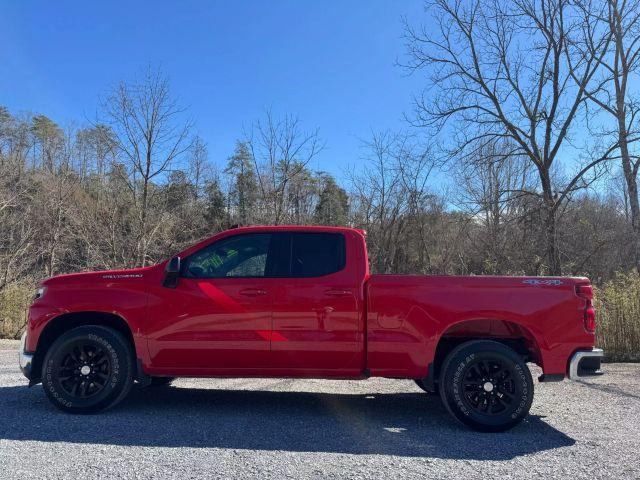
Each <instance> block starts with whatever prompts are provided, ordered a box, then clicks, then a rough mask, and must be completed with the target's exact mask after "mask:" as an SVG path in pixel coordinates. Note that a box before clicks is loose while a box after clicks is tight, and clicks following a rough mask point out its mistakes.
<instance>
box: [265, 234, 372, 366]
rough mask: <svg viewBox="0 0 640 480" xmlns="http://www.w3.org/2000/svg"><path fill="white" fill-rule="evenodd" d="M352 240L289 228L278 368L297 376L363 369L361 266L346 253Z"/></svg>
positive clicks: (278, 294)
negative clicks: (359, 269) (359, 267)
mask: <svg viewBox="0 0 640 480" xmlns="http://www.w3.org/2000/svg"><path fill="white" fill-rule="evenodd" d="M350 241H354V240H353V239H352V238H350V237H348V236H346V235H345V234H343V233H324V232H317V233H312V232H310V233H306V232H291V233H289V234H287V235H286V239H283V240H282V242H283V244H284V246H283V247H282V250H281V253H280V255H279V257H280V263H288V267H287V268H286V269H285V270H286V271H285V272H280V274H281V278H279V279H278V280H279V281H278V286H277V288H276V289H275V290H274V297H273V332H272V335H271V365H272V366H273V367H274V368H277V369H284V370H286V371H290V372H291V374H295V375H304V374H308V375H318V376H340V375H353V374H358V373H359V372H362V370H363V368H364V338H363V335H364V333H363V332H364V327H363V319H362V316H361V314H360V313H361V312H362V304H363V301H362V298H361V297H362V293H361V291H360V288H361V285H360V284H359V282H358V273H357V266H358V264H357V262H356V259H354V258H349V257H348V255H347V252H348V251H350V250H349V248H348V244H349V242H350ZM351 251H352V250H351ZM282 373H283V374H286V372H282Z"/></svg>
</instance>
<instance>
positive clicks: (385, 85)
mask: <svg viewBox="0 0 640 480" xmlns="http://www.w3.org/2000/svg"><path fill="white" fill-rule="evenodd" d="M423 5H424V4H423V1H422V0H367V1H358V2H356V1H338V0H332V1H329V0H325V1H319V0H318V1H307V0H298V1H294V0H271V1H249V0H244V1H226V2H223V1H215V2H214V1H209V2H206V1H204V0H203V1H180V2H168V1H153V2H151V1H148V2H132V1H129V2H121V1H104V2H65V1H55V2H50V1H49V2H44V1H41V2H36V1H33V2H26V1H15V2H13V1H8V0H5V2H3V4H2V6H1V7H0V8H1V11H0V105H5V106H7V107H8V108H9V109H10V110H11V111H12V112H14V113H17V112H20V111H31V112H33V113H43V114H46V115H48V116H49V117H51V118H52V119H54V120H55V121H57V122H59V123H60V124H62V125H65V124H69V123H71V122H76V124H80V125H82V123H84V122H85V121H86V119H87V118H90V119H93V118H94V117H95V113H96V107H97V103H98V98H99V95H100V94H103V93H104V92H105V91H106V90H107V89H108V88H109V86H111V85H113V84H114V83H116V82H118V81H120V80H130V79H133V78H135V77H136V76H139V75H140V74H141V73H142V72H143V71H144V70H145V69H146V68H147V66H148V65H152V66H161V68H162V69H163V71H164V72H165V73H166V74H167V75H168V76H169V78H170V80H171V85H172V90H173V92H174V93H175V94H176V95H177V96H178V97H179V98H180V101H181V103H182V104H183V105H185V106H188V107H189V109H190V113H191V116H192V118H193V119H194V121H195V123H196V128H197V133H199V134H200V135H201V136H202V137H203V138H204V139H205V141H206V142H207V143H208V145H209V151H210V156H211V158H212V160H214V161H215V162H217V163H218V164H222V162H224V161H225V159H226V158H227V157H228V156H229V155H230V154H231V152H232V150H233V147H234V143H235V140H236V139H237V138H239V137H240V136H241V135H242V128H243V126H248V125H250V124H251V122H252V121H253V120H255V119H257V118H260V117H261V115H262V114H263V112H264V110H265V109H267V108H272V109H273V112H274V114H276V115H281V114H284V113H290V114H295V115H298V116H299V118H300V120H301V122H302V125H303V126H304V127H305V128H307V129H315V128H318V129H319V131H320V136H321V137H322V139H323V140H324V141H325V142H326V149H325V150H324V151H323V152H322V154H321V155H320V156H319V157H318V160H317V161H316V162H315V164H314V165H312V168H314V169H318V170H326V171H330V172H332V173H334V174H336V175H338V176H340V175H341V174H342V173H343V171H344V169H345V168H346V166H347V165H355V164H356V163H357V162H358V159H359V157H360V156H361V149H360V143H361V139H366V138H368V137H369V136H370V134H371V131H372V130H374V131H379V130H385V129H391V130H396V129H400V128H404V127H405V126H406V123H405V122H404V120H403V113H405V112H407V111H409V110H410V108H411V95H412V94H413V93H417V92H418V91H419V90H420V88H421V86H422V85H423V80H421V79H420V78H418V77H415V76H408V75H407V72H406V71H404V70H403V69H402V68H400V67H397V66H395V62H396V60H397V59H402V57H403V55H404V46H403V40H402V38H401V36H402V24H401V17H402V16H406V17H408V18H409V19H410V21H420V20H424V19H425V15H424V13H423V12H424V10H423Z"/></svg>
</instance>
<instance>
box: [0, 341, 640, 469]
mask: <svg viewBox="0 0 640 480" xmlns="http://www.w3.org/2000/svg"><path fill="white" fill-rule="evenodd" d="M16 355H17V343H16V342H8V341H0V478H2V479H4V478H19V479H28V478H37V479H43V478H60V479H61V478H70V479H71V478H72V479H78V478H81V479H91V478H203V477H214V478H251V477H259V478H278V479H282V478H327V477H328V478H376V479H378V478H385V479H391V478H446V477H453V476H455V477H456V478H517V479H521V478H540V477H546V478H549V477H551V476H557V477H560V476H562V477H569V476H571V477H573V478H590V479H593V478H624V479H632V478H640V455H639V451H640V365H632V364H615V365H606V370H607V374H606V375H605V376H603V377H599V378H597V379H590V380H589V381H587V382H580V383H578V382H568V381H565V382H562V383H556V384H537V385H536V396H535V400H534V405H533V408H532V410H531V415H530V416H529V418H528V419H527V420H526V421H525V422H524V423H522V424H521V425H520V426H518V427H516V428H515V429H513V430H511V431H510V432H507V433H503V434H481V433H476V432H472V431H469V430H466V429H464V428H462V427H460V426H458V425H457V424H456V423H455V422H454V421H453V420H451V419H450V418H449V416H448V415H447V414H446V412H445V411H444V408H443V407H442V406H441V405H440V402H439V400H438V399H437V398H436V397H432V396H428V395H426V394H424V393H422V392H421V391H420V390H418V388H417V387H415V386H414V385H413V383H412V382H409V381H399V380H382V379H375V380H367V381H320V380H304V381H302V380H295V381H294V380H278V379H275V380H254V379H244V380H194V379H184V380H179V381H177V382H176V383H175V386H173V387H170V388H160V389H149V390H136V391H134V392H133V394H132V395H131V396H130V397H129V399H128V400H126V401H125V403H123V404H121V405H120V406H118V407H116V408H115V409H113V410H111V411H108V412H105V413H103V414H99V415H90V416H72V415H66V414H63V413H60V412H58V411H57V410H56V409H55V408H54V407H53V406H51V405H50V404H49V402H48V401H47V400H46V398H45V396H44V393H43V392H42V389H41V387H40V386H37V387H34V388H31V389H28V388H27V387H26V385H25V380H24V378H23V377H22V376H21V375H20V373H19V372H18V371H17V366H16ZM534 373H538V372H534Z"/></svg>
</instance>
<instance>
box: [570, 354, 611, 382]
mask: <svg viewBox="0 0 640 480" xmlns="http://www.w3.org/2000/svg"><path fill="white" fill-rule="evenodd" d="M603 356H604V351H603V350H602V349H601V348H592V349H591V350H579V351H577V352H575V353H574V354H573V355H572V356H571V360H570V361H569V379H570V380H575V379H577V378H580V377H589V376H593V375H602V370H600V363H601V361H602V357H603Z"/></svg>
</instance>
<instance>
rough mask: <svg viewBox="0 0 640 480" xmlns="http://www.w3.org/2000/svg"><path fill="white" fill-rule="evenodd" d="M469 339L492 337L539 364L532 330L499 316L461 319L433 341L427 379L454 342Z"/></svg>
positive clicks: (436, 373)
mask: <svg viewBox="0 0 640 480" xmlns="http://www.w3.org/2000/svg"><path fill="white" fill-rule="evenodd" d="M471 340H493V341H496V342H499V343H502V344H504V345H506V346H508V347H509V348H512V349H513V350H515V351H516V353H518V354H520V355H522V356H523V357H524V360H525V361H527V362H533V363H536V364H538V365H540V366H542V354H541V350H540V343H539V341H538V339H537V338H536V336H535V335H534V333H533V332H532V331H531V330H530V329H529V328H528V327H526V326H524V325H522V324H521V323H519V322H514V321H511V320H503V319H495V318H494V319H490V318H484V319H472V320H462V321H460V322H457V323H454V324H453V325H450V326H448V327H447V328H446V329H445V330H444V331H443V332H441V334H440V335H439V337H438V339H437V341H436V343H435V344H436V347H435V353H434V357H433V363H432V365H431V366H430V367H429V374H430V376H431V381H433V382H436V381H437V379H438V377H439V373H440V367H441V366H442V363H443V361H444V359H445V358H446V356H447V355H448V354H449V352H451V351H452V350H453V349H454V348H455V347H457V346H458V345H460V344H462V343H465V342H468V341H471Z"/></svg>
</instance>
